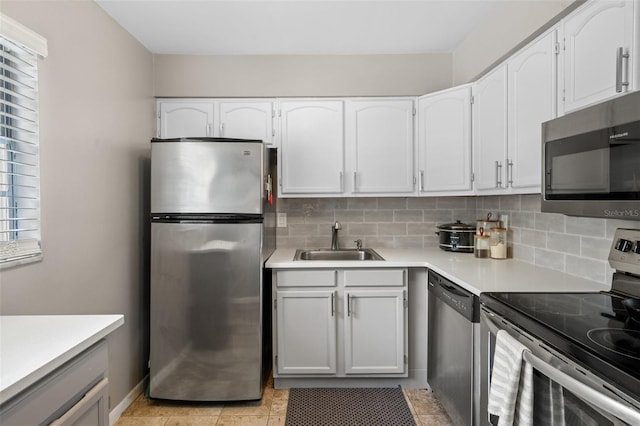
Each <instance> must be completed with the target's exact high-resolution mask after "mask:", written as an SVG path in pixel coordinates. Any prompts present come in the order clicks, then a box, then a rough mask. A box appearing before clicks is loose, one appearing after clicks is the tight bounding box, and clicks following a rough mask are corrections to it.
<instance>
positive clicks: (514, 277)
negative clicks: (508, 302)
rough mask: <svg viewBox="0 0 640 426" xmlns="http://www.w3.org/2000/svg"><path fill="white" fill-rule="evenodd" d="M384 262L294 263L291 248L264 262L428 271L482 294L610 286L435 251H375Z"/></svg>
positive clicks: (514, 264) (510, 262) (280, 265)
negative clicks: (424, 269)
mask: <svg viewBox="0 0 640 426" xmlns="http://www.w3.org/2000/svg"><path fill="white" fill-rule="evenodd" d="M373 249H374V250H375V251H376V252H378V254H379V255H380V256H382V257H383V258H384V259H385V260H384V261H378V260H365V261H353V260H349V261H339V262H336V261H321V260H301V261H294V260H293V257H294V255H295V252H296V250H295V249H285V248H283V249H277V250H276V251H275V252H274V253H273V255H272V256H271V257H270V258H269V260H268V261H267V263H266V267H267V268H272V269H296V268H302V269H304V268H364V267H367V268H394V267H403V268H406V267H409V268H416V267H421V268H429V269H432V270H433V271H434V272H437V273H439V274H441V275H442V276H444V277H446V278H449V279H450V280H452V281H453V282H455V283H456V284H458V285H460V286H461V287H463V288H465V289H467V290H468V291H470V292H472V293H474V294H476V295H479V294H480V293H485V292H491V291H495V292H555V293H560V292H565V293H566V292H572V291H574V292H579V291H603V290H605V291H606V290H609V289H610V285H605V284H602V283H599V282H595V281H590V280H587V279H584V278H580V277H575V276H573V275H568V274H565V273H563V272H559V271H554V270H551V269H546V268H541V267H539V266H535V265H531V264H529V263H525V262H521V261H518V260H513V259H506V260H495V259H478V258H476V257H474V256H473V254H472V253H453V252H448V251H444V250H441V249H439V248H435V247H434V248H427V249H386V248H380V249H378V248H375V247H373Z"/></svg>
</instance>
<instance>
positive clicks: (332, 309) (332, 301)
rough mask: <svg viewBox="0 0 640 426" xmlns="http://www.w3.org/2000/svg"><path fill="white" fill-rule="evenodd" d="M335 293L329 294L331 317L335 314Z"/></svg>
mask: <svg viewBox="0 0 640 426" xmlns="http://www.w3.org/2000/svg"><path fill="white" fill-rule="evenodd" d="M334 297H335V292H333V291H332V292H331V316H334V315H335V313H336V305H335V302H334Z"/></svg>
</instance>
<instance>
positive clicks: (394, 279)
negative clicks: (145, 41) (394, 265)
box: [344, 269, 406, 287]
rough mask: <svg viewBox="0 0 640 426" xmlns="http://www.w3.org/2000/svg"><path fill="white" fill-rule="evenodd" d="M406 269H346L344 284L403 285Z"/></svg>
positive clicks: (358, 285)
mask: <svg viewBox="0 0 640 426" xmlns="http://www.w3.org/2000/svg"><path fill="white" fill-rule="evenodd" d="M405 272H406V269H347V270H345V271H344V285H345V286H349V287H363V286H367V287H368V286H385V287H389V286H403V285H404V284H405V275H406V274H405Z"/></svg>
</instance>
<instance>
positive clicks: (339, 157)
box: [280, 100, 344, 195]
mask: <svg viewBox="0 0 640 426" xmlns="http://www.w3.org/2000/svg"><path fill="white" fill-rule="evenodd" d="M280 116H281V118H280V126H281V129H280V136H281V141H280V150H281V156H280V159H281V161H280V171H281V173H280V178H281V184H282V185H281V194H283V195H286V194H339V193H341V192H342V186H343V185H342V181H343V171H344V132H343V104H342V101H333V100H326V101H325V100H306V101H305V100H299V101H297V100H291V101H280Z"/></svg>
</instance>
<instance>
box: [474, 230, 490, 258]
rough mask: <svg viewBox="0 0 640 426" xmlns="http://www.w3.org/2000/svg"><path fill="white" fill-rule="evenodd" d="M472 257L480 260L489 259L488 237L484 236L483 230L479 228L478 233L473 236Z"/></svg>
mask: <svg viewBox="0 0 640 426" xmlns="http://www.w3.org/2000/svg"><path fill="white" fill-rule="evenodd" d="M473 240H474V244H473V255H474V256H475V257H478V258H480V259H487V258H489V254H490V249H489V236H488V235H485V234H484V228H480V232H479V233H478V234H475V235H474V236H473Z"/></svg>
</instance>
